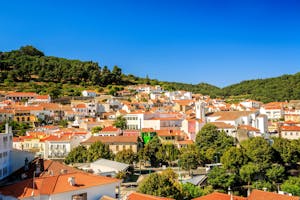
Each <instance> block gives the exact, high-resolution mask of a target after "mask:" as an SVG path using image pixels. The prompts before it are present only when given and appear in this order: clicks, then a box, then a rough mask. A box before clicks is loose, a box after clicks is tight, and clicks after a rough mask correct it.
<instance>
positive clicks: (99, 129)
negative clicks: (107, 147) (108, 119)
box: [92, 126, 102, 134]
mask: <svg viewBox="0 0 300 200" xmlns="http://www.w3.org/2000/svg"><path fill="white" fill-rule="evenodd" d="M101 130H102V127H101V126H95V127H93V128H92V133H93V134H94V133H98V132H99V131H101Z"/></svg>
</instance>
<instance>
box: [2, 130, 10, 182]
mask: <svg viewBox="0 0 300 200" xmlns="http://www.w3.org/2000/svg"><path fill="white" fill-rule="evenodd" d="M12 146H13V134H12V129H11V127H9V126H8V124H6V125H5V132H4V133H0V180H2V179H4V178H5V177H7V176H8V175H10V173H11V151H12Z"/></svg>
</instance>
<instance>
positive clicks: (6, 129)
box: [5, 122, 9, 134]
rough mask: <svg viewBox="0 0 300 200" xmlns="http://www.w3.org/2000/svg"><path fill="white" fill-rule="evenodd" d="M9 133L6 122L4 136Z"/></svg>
mask: <svg viewBox="0 0 300 200" xmlns="http://www.w3.org/2000/svg"><path fill="white" fill-rule="evenodd" d="M8 133H9V126H8V123H7V122H6V123H5V134H8Z"/></svg>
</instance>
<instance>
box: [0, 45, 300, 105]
mask: <svg viewBox="0 0 300 200" xmlns="http://www.w3.org/2000/svg"><path fill="white" fill-rule="evenodd" d="M134 84H149V85H157V84H159V85H161V86H162V87H163V88H164V89H166V90H171V91H172V90H188V91H192V92H194V93H201V94H204V95H210V96H211V97H225V98H229V99H231V100H233V101H237V100H242V99H246V98H251V99H255V100H259V101H263V102H270V101H285V100H291V99H300V73H297V74H294V75H283V76H280V77H276V78H268V79H257V80H248V81H243V82H240V83H238V84H234V85H230V86H228V87H225V88H218V87H216V86H213V85H210V84H207V83H199V84H186V83H178V82H165V81H158V80H156V79H150V78H148V77H146V78H140V77H136V76H134V75H132V74H129V75H126V74H123V73H122V69H121V68H119V67H118V66H114V67H113V69H112V70H110V69H109V68H108V67H107V66H103V67H101V66H99V65H98V63H96V62H93V61H80V60H70V59H65V58H58V57H54V56H46V55H44V53H43V52H42V51H40V50H38V49H36V48H35V47H33V46H24V47H21V48H20V49H18V50H13V51H10V52H0V86H1V87H2V89H6V90H18V91H33V92H37V93H49V94H51V95H52V96H53V97H58V96H64V95H68V96H76V95H79V94H80V91H81V90H83V88H89V89H96V90H102V91H103V90H108V91H109V92H110V93H111V94H114V93H115V91H117V90H121V89H123V86H126V85H134Z"/></svg>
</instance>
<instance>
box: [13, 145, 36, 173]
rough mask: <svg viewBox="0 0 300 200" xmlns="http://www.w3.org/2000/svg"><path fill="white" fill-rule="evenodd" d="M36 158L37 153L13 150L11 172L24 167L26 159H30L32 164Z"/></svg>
mask: <svg viewBox="0 0 300 200" xmlns="http://www.w3.org/2000/svg"><path fill="white" fill-rule="evenodd" d="M34 157H35V153H33V152H29V151H20V150H12V152H11V160H12V164H11V170H12V172H14V171H16V170H18V169H20V168H21V167H24V165H25V159H26V158H27V159H28V162H31V161H32V160H33V159H34Z"/></svg>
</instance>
